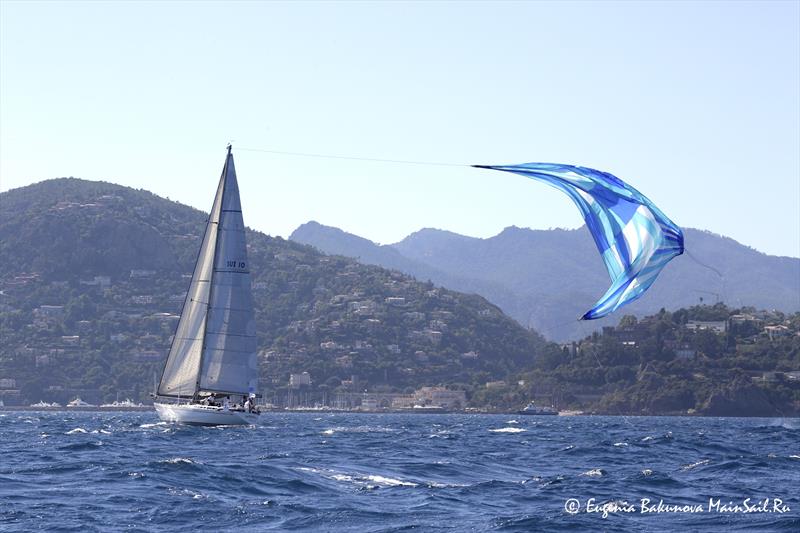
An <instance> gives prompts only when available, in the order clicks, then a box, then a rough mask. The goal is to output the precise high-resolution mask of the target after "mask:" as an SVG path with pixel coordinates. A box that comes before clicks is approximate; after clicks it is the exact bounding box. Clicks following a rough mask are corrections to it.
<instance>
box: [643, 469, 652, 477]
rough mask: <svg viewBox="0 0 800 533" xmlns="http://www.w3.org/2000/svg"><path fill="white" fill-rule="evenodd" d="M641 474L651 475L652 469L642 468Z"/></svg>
mask: <svg viewBox="0 0 800 533" xmlns="http://www.w3.org/2000/svg"><path fill="white" fill-rule="evenodd" d="M642 475H643V476H651V475H653V471H652V470H650V469H649V468H645V469H644V470H642Z"/></svg>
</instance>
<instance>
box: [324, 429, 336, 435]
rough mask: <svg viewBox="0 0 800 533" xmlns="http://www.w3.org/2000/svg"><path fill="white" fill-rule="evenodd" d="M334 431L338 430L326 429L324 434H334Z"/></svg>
mask: <svg viewBox="0 0 800 533" xmlns="http://www.w3.org/2000/svg"><path fill="white" fill-rule="evenodd" d="M334 433H336V430H334V429H326V430H325V431H323V432H322V434H323V435H333V434H334Z"/></svg>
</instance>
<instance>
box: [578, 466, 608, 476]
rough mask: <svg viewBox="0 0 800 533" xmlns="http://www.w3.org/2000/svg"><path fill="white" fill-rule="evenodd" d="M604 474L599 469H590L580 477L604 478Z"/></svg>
mask: <svg viewBox="0 0 800 533" xmlns="http://www.w3.org/2000/svg"><path fill="white" fill-rule="evenodd" d="M605 474H606V473H605V472H603V470H602V469H600V468H592V469H591V470H587V471H586V472H584V473H583V474H581V475H582V476H589V477H601V476H604V475H605Z"/></svg>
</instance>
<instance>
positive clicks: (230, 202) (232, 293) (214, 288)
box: [200, 156, 257, 394]
mask: <svg viewBox="0 0 800 533" xmlns="http://www.w3.org/2000/svg"><path fill="white" fill-rule="evenodd" d="M226 169H227V178H226V184H225V192H224V193H223V196H222V209H221V212H220V219H219V226H218V231H219V235H218V236H217V250H216V252H217V253H216V259H215V263H214V273H213V276H212V284H211V299H210V301H211V304H210V306H209V310H208V319H207V321H206V336H205V341H206V342H205V350H204V351H203V356H202V360H203V364H202V370H201V372H200V390H203V391H214V392H232V393H239V394H247V393H250V392H255V391H256V376H257V368H256V335H255V318H254V315H253V298H252V292H251V288H250V264H249V263H248V262H247V244H246V242H245V235H244V222H243V220H242V206H241V203H240V201H239V186H238V184H237V182H236V170H235V168H234V165H233V156H229V158H228V163H227V166H226Z"/></svg>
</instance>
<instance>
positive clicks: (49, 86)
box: [0, 1, 800, 257]
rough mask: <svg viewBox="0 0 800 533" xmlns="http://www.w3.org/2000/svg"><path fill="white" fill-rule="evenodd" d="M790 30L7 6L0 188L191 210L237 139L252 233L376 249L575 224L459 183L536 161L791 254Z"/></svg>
mask: <svg viewBox="0 0 800 533" xmlns="http://www.w3.org/2000/svg"><path fill="white" fill-rule="evenodd" d="M799 20H800V4H798V3H797V2H736V3H721V2H705V3H704V2H697V3H691V4H689V3H685V4H683V3H681V4H673V3H656V2H652V3H646V4H645V3H642V4H633V3H624V2H623V3H611V2H607V3H581V2H571V3H543V2H540V3H531V4H520V3H463V4H456V3H426V4H416V3H304V4H293V3H248V2H233V3H224V4H223V3H215V2H205V3H199V4H186V3H181V2H162V3H143V4H138V3H97V2H59V3H49V2H13V1H5V2H2V3H0V149H1V150H2V157H0V190H2V191H6V190H9V189H13V188H16V187H20V186H24V185H26V184H29V183H33V182H37V181H42V180H44V179H50V178H55V177H59V176H75V177H78V178H85V179H92V180H104V181H109V182H113V183H118V184H121V185H126V186H131V187H135V188H143V189H146V190H149V191H152V192H154V193H156V194H158V195H160V196H165V197H169V198H172V199H175V200H178V201H180V202H182V203H185V204H188V205H191V206H193V207H196V208H199V209H202V210H204V211H207V210H208V209H209V207H210V202H211V197H212V195H213V189H214V186H215V184H216V180H217V179H218V176H219V171H220V169H221V167H222V162H223V156H224V146H225V144H226V143H227V142H228V141H229V140H234V153H235V156H236V163H237V170H238V173H239V179H240V184H241V187H242V195H243V205H244V212H245V222H246V223H247V224H248V225H249V226H251V227H253V228H254V229H258V230H260V231H263V232H265V233H268V234H272V235H280V236H283V237H288V235H289V234H290V233H291V232H292V231H293V230H294V229H295V228H297V227H298V226H299V225H300V224H302V223H305V222H307V221H309V220H317V221H320V222H321V223H323V224H326V225H331V226H334V227H337V228H341V229H343V230H344V231H348V232H350V233H354V234H356V235H360V236H363V237H366V238H368V239H370V240H372V241H374V242H377V243H382V244H389V243H394V242H398V241H399V240H401V239H402V238H404V237H405V236H407V235H408V234H410V233H412V232H414V231H417V230H419V229H420V228H424V227H434V228H441V229H445V230H448V231H453V232H455V233H459V234H462V235H469V236H474V237H481V238H485V237H490V236H492V235H496V234H497V233H499V232H500V231H502V229H503V228H505V227H508V226H512V225H514V226H519V227H530V228H534V229H546V228H551V227H564V228H570V229H572V228H577V227H580V226H581V225H582V224H583V220H582V219H581V217H580V215H579V213H578V211H577V210H576V209H575V207H574V206H573V205H572V204H571V202H570V201H569V199H567V198H566V197H565V196H564V195H562V194H561V193H559V192H558V191H555V190H551V189H550V188H548V187H546V186H544V185H542V184H538V183H534V182H531V181H530V180H526V179H524V178H521V177H517V176H511V175H500V174H499V173H493V172H491V171H486V170H479V169H472V168H469V167H467V166H466V165H469V164H475V163H522V162H528V161H553V162H562V163H570V164H579V165H584V166H589V167H593V168H598V169H602V170H605V171H608V172H611V173H613V174H615V175H617V176H618V177H620V178H621V179H623V180H625V181H627V182H629V183H631V184H632V185H633V186H634V187H636V188H637V189H639V190H640V191H642V192H643V193H644V194H645V195H647V196H648V197H649V198H650V199H652V200H653V201H654V202H655V203H656V204H657V205H658V206H659V207H660V208H661V209H662V210H663V211H664V212H665V213H666V214H667V215H668V216H669V217H670V218H671V219H672V220H674V221H675V222H676V223H677V224H679V225H680V226H682V227H694V228H700V229H705V230H708V231H711V232H714V233H717V234H721V235H725V236H728V237H731V238H733V239H735V240H736V241H738V242H740V243H742V244H745V245H747V246H750V247H753V248H755V249H757V250H759V251H762V252H764V253H767V254H771V255H782V256H790V257H800V149H799V148H798V146H800V101H798V100H800V99H798V97H797V95H798V94H800V22H798V21H799ZM675 28H680V31H679V32H676V31H675ZM247 148H255V149H267V150H277V151H286V152H303V153H311V154H330V155H336V156H354V157H363V158H385V159H400V160H412V161H431V162H443V163H454V164H456V163H457V164H459V165H461V164H463V165H465V166H427V165H409V164H391V163H381V162H374V161H373V162H369V161H354V160H345V159H321V158H315V157H297V156H291V155H281V154H274V153H264V152H259V151H248V150H246V149H247Z"/></svg>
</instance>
